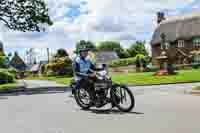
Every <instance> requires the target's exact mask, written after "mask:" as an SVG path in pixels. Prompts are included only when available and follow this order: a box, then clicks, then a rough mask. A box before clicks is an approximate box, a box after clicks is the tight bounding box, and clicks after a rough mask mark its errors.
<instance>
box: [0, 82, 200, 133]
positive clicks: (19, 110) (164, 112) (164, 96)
mask: <svg viewBox="0 0 200 133" xmlns="http://www.w3.org/2000/svg"><path fill="white" fill-rule="evenodd" d="M194 85H199V83H198V84H182V85H165V86H151V87H135V88H132V91H133V93H134V94H135V99H136V108H135V109H134V110H133V111H132V112H130V113H121V112H119V111H118V110H117V109H114V110H112V111H109V110H108V109H109V108H110V106H106V107H105V108H103V109H91V110H89V111H83V110H80V108H79V107H78V106H77V105H76V103H75V101H74V99H73V98H72V97H70V93H53V94H34V95H16V96H0V107H1V109H0V130H1V132H2V133H80V132H81V133H103V132H105V133H106V132H109V133H132V132H135V133H161V132H162V133H199V132H200V124H199V123H200V115H199V114H200V104H199V103H200V96H192V95H188V94H184V93H183V90H184V89H189V88H190V87H192V86H194Z"/></svg>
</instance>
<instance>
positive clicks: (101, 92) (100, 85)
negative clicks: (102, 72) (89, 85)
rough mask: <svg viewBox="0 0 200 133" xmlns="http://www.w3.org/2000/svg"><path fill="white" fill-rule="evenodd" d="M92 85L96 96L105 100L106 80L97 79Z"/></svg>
mask: <svg viewBox="0 0 200 133" xmlns="http://www.w3.org/2000/svg"><path fill="white" fill-rule="evenodd" d="M94 86H95V92H96V96H97V98H98V99H101V100H105V98H106V96H107V92H108V86H107V82H106V81H105V80H97V81H96V82H95V83H94Z"/></svg>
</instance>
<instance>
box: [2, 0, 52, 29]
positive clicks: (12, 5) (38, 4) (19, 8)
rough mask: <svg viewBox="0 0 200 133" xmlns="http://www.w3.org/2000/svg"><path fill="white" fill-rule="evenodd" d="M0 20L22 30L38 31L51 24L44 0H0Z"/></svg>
mask: <svg viewBox="0 0 200 133" xmlns="http://www.w3.org/2000/svg"><path fill="white" fill-rule="evenodd" d="M0 22H4V24H5V26H6V27H8V28H10V29H12V30H17V31H23V32H26V31H38V32H40V31H41V30H45V28H44V27H45V26H48V25H52V24H53V23H52V21H51V20H50V17H49V15H48V8H47V5H46V3H45V1H44V0H0Z"/></svg>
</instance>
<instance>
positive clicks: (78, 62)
mask: <svg viewBox="0 0 200 133" xmlns="http://www.w3.org/2000/svg"><path fill="white" fill-rule="evenodd" d="M73 69H74V78H75V81H80V80H81V79H83V78H85V77H86V75H87V74H88V71H89V70H90V69H92V70H94V65H93V64H92V63H91V61H90V60H89V59H86V58H82V57H80V56H77V57H76V58H75V60H74V62H73Z"/></svg>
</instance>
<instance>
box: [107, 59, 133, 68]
mask: <svg viewBox="0 0 200 133" xmlns="http://www.w3.org/2000/svg"><path fill="white" fill-rule="evenodd" d="M133 64H135V58H126V59H118V60H113V61H112V62H110V63H109V66H110V67H120V66H128V65H133Z"/></svg>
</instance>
